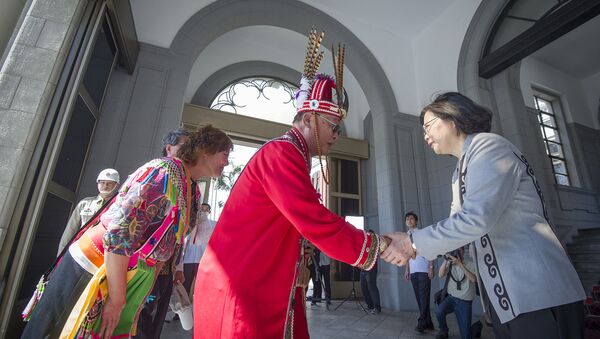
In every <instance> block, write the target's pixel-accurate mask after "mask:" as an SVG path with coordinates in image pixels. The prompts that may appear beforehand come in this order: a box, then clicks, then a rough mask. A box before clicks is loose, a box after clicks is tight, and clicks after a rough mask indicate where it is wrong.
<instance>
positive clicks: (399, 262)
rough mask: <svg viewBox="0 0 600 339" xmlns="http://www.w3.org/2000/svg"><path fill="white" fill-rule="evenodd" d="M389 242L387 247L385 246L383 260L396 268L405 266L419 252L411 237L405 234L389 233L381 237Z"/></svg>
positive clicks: (382, 253)
mask: <svg viewBox="0 0 600 339" xmlns="http://www.w3.org/2000/svg"><path fill="white" fill-rule="evenodd" d="M381 239H382V240H384V241H386V242H387V246H383V247H382V249H384V250H383V252H381V255H380V256H381V259H383V260H385V261H387V262H389V263H390V264H393V265H396V266H404V265H406V264H407V263H408V260H409V259H414V257H415V256H416V255H417V251H416V250H415V249H414V248H413V246H412V241H411V240H410V236H409V235H408V234H406V233H404V232H394V233H388V234H386V235H383V236H382V237H381Z"/></svg>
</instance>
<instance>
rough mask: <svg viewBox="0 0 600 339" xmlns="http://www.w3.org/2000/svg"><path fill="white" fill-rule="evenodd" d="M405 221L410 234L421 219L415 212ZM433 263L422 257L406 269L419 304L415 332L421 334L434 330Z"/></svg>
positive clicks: (405, 217)
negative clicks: (431, 309)
mask: <svg viewBox="0 0 600 339" xmlns="http://www.w3.org/2000/svg"><path fill="white" fill-rule="evenodd" d="M404 221H405V223H406V226H408V231H407V233H408V234H411V233H412V232H414V231H415V230H417V223H418V221H419V217H418V216H417V214H416V213H415V212H412V211H411V212H408V213H406V214H405V215H404ZM433 276H434V274H433V261H429V260H427V259H425V257H422V256H420V255H417V256H416V257H415V258H414V259H410V260H409V262H408V264H407V265H406V267H405V269H404V278H405V279H406V280H409V279H410V281H411V283H412V286H413V290H414V291H415V297H416V298H417V304H418V305H419V319H418V321H417V326H416V327H415V331H417V332H419V333H423V332H425V330H433V329H434V328H433V322H432V321H431V313H430V310H429V296H430V293H431V279H432V278H433Z"/></svg>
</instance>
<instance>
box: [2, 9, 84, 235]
mask: <svg viewBox="0 0 600 339" xmlns="http://www.w3.org/2000/svg"><path fill="white" fill-rule="evenodd" d="M85 4H86V1H79V0H32V1H31V3H30V5H29V7H27V8H25V9H24V10H25V11H27V14H26V15H25V17H24V20H23V22H22V24H21V25H20V26H17V27H16V28H15V33H13V34H15V35H16V36H15V39H14V42H13V43H12V45H10V46H7V49H8V54H7V57H6V61H5V62H4V64H3V65H1V66H2V68H1V69H0V246H2V244H3V243H4V239H5V237H6V233H7V230H8V227H9V222H10V218H11V215H12V213H13V210H14V208H15V204H16V201H17V197H18V195H19V192H20V190H21V186H22V184H23V181H24V179H25V173H26V171H27V167H28V166H29V163H30V161H31V159H32V155H33V151H34V148H35V145H36V143H37V141H38V138H39V135H40V131H41V128H42V125H43V122H44V119H45V117H46V114H47V111H48V107H49V105H50V99H51V98H52V95H53V94H54V91H55V89H56V85H57V81H58V78H59V76H60V73H61V71H62V69H63V67H64V63H65V60H66V56H67V53H68V51H69V48H70V47H71V41H72V39H73V35H74V32H75V30H76V28H77V26H78V25H79V21H80V16H81V13H82V9H83V8H84V7H85Z"/></svg>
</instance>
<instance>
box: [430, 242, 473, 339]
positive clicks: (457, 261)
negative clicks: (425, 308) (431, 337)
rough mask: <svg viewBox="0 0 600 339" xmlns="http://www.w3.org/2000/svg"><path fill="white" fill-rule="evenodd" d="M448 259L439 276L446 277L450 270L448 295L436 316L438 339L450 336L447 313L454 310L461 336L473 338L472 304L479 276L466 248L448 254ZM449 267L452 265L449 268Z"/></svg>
mask: <svg viewBox="0 0 600 339" xmlns="http://www.w3.org/2000/svg"><path fill="white" fill-rule="evenodd" d="M452 254H454V255H452ZM444 257H445V258H446V261H444V264H442V266H441V267H440V271H439V274H438V275H439V277H440V278H444V277H446V274H448V271H450V273H449V274H450V275H449V276H448V277H447V278H446V279H448V295H447V296H446V298H445V299H444V301H442V302H441V303H440V305H439V306H438V308H437V310H436V311H435V316H436V317H437V320H438V324H439V327H440V332H439V333H438V335H437V336H436V339H447V338H448V325H446V315H447V314H449V313H452V312H454V313H455V314H456V321H457V322H458V329H459V331H460V336H461V338H463V339H470V338H471V318H472V304H473V298H475V283H476V282H477V277H476V276H475V274H474V273H473V272H475V266H474V265H473V261H471V260H469V259H467V258H465V250H464V248H463V247H461V248H460V249H458V251H455V252H452V253H451V254H446V255H445V256H444ZM449 267H451V268H450V269H449Z"/></svg>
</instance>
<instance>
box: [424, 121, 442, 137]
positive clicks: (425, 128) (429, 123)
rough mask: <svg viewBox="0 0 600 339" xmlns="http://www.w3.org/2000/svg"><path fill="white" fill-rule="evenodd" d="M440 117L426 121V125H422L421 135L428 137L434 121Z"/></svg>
mask: <svg viewBox="0 0 600 339" xmlns="http://www.w3.org/2000/svg"><path fill="white" fill-rule="evenodd" d="M439 118H440V117H435V118H433V119H431V120H429V121H427V123H426V124H424V125H423V135H429V130H430V129H431V126H433V125H434V124H435V122H436V120H438V119H439Z"/></svg>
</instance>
